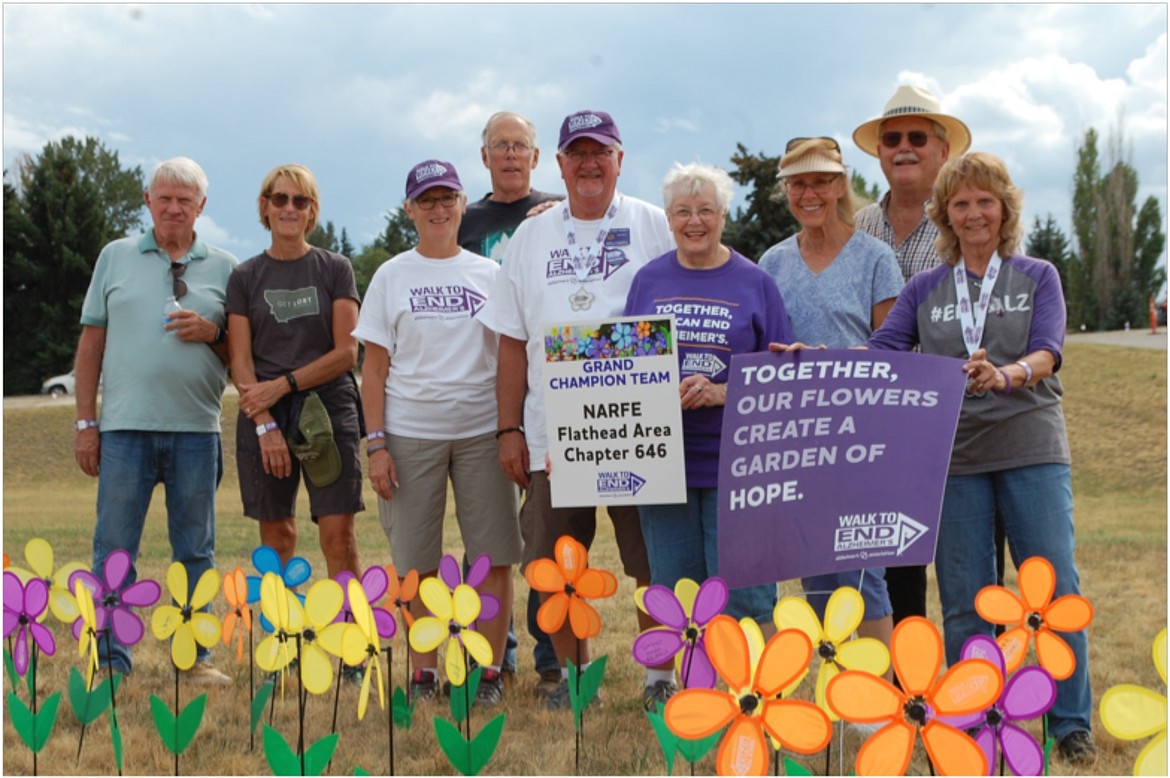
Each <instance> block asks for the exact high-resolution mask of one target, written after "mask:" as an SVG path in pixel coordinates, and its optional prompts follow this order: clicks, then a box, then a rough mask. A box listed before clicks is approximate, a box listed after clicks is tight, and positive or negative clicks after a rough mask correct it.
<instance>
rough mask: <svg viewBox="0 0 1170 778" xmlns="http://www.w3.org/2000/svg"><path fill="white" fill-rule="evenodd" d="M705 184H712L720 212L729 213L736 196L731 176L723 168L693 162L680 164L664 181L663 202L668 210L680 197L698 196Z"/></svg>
mask: <svg viewBox="0 0 1170 778" xmlns="http://www.w3.org/2000/svg"><path fill="white" fill-rule="evenodd" d="M704 184H710V185H711V187H712V188H713V189H714V190H715V204H716V205H718V206H719V210H720V211H722V212H723V213H727V212H728V210H730V208H731V198H732V197H733V196H734V195H735V187H734V185H733V184H732V181H731V176H730V175H728V173H727V171H726V170H724V169H723V168H719V167H715V166H714V165H704V164H703V163H701V162H692V163H690V164H689V165H683V164H680V163H678V162H675V163H674V167H672V168H671V169H670V171H669V172H668V173H667V174H666V178H664V179H663V180H662V200H663V205H664V206H665V207H666V209H667V210H670V206H671V204H672V203H674V199H675V198H676V197H678V196H679V195H697V194H698V193H699V192H700V191H701V190H702V188H703V185H704Z"/></svg>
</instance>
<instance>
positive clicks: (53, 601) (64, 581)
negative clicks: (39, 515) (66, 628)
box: [9, 538, 89, 624]
mask: <svg viewBox="0 0 1170 778" xmlns="http://www.w3.org/2000/svg"><path fill="white" fill-rule="evenodd" d="M24 559H25V561H26V562H28V566H29V568H31V570H26V569H24V568H23V567H11V568H9V569H10V570H12V572H13V573H15V574H16V576H17V577H18V578H20V582H21V583H25V584H27V583H28V582H29V579H31V578H40V579H41V580H42V581H44V582H45V583H47V584H48V585H49V608H48V610H46V611H45V612H44V613H42V614H41V618H40V619H38V621H43V620H44V619H45V618H46V617H47V615H48V613H49V611H52V612H53V617H54V618H56V619H57V621H60V622H62V623H63V624H72V623H73V622H74V621H76V619H77V616H78V612H77V599H76V598H75V597H74V596H73V590H72V589H70V588H69V576H71V575H73V573H75V572H76V571H78V570H88V569H89V568H88V567H86V566H85V565H83V564H82V563H80V562H67V563H66V564H63V565H61V567H60V569H58V570H56V571H54V570H53V547H52V546H50V545H49V542H48V541H47V540H45V539H44V538H33V539H32V540H30V541H29V542H28V543H26V544H25V546H24Z"/></svg>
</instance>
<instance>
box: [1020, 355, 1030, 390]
mask: <svg viewBox="0 0 1170 778" xmlns="http://www.w3.org/2000/svg"><path fill="white" fill-rule="evenodd" d="M1016 364H1017V365H1019V366H1020V367H1022V368H1024V386H1023V388H1025V389H1027V388H1028V384H1030V383H1032V366H1031V365H1029V364H1028V363H1027V362H1025V361H1024V360H1022V359H1021V360H1019V361H1018V362H1016Z"/></svg>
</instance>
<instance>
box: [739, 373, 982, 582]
mask: <svg viewBox="0 0 1170 778" xmlns="http://www.w3.org/2000/svg"><path fill="white" fill-rule="evenodd" d="M962 364H963V363H962V361H961V360H958V359H953V358H950V357H938V356H929V355H925V354H915V353H902V352H894V351H858V350H829V351H800V352H790V353H786V354H773V353H768V352H763V353H758V354H744V355H737V356H733V357H732V358H731V375H730V378H729V380H728V383H727V386H728V390H727V404H726V407H725V410H724V413H723V435H722V441H721V447H720V452H719V573H720V575H721V576H722V577H723V578H724V579H725V580H726V581H727V583H728V584H729V585H730V586H733V587H738V586H750V585H755V584H761V583H769V582H772V581H784V580H789V579H793V578H800V577H803V576H809V575H817V574H820V573H831V572H837V571H845V570H860V569H863V568H868V567H898V566H902V565H922V564H928V563H930V562H931V561H933V560H934V549H935V544H936V542H937V539H938V522H939V512H940V510H941V508H942V498H943V488H944V486H945V484H946V475H947V467H948V465H949V463H950V459H951V446H952V444H953V443H954V439H955V426H956V425H957V424H958V419H959V407H960V406H961V404H962V401H963V388H964V386H965V384H966V378H967V376H966V374H965V373H963V371H962Z"/></svg>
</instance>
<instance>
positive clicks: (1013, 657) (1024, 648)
mask: <svg viewBox="0 0 1170 778" xmlns="http://www.w3.org/2000/svg"><path fill="white" fill-rule="evenodd" d="M1016 579H1017V581H1018V583H1019V585H1020V596H1019V597H1017V596H1016V595H1014V594H1012V593H1011V592H1009V591H1008V590H1007V589H1005V588H1003V587H1002V586H985V587H983V588H982V589H980V590H979V594H977V595H975V610H976V611H977V612H978V613H979V615H980V616H982V617H983V618H984V619H986V620H987V621H990V622H991V623H992V624H1003V625H1005V626H1009V627H1011V629H1008V630H1006V631H1005V632H1004V633H1003V634H1002V635H1000V636H999V638H998V641H999V647H1000V648H1001V649H1003V658H1004V662H1005V663H1006V665H1007V672H1008V673H1009V674H1011V673H1014V672H1015V671H1016V670H1018V669H1019V668H1020V665H1022V664H1023V663H1024V659H1025V657H1027V655H1028V643H1029V641H1030V639H1031V637H1032V635H1035V636H1036V659H1037V661H1039V662H1040V666H1041V667H1043V668H1044V669H1045V670H1047V671H1048V672H1049V674H1050V675H1051V676H1052V677H1053V678H1055V679H1056V680H1058V681H1062V680H1064V679H1065V678H1068V677H1069V676H1070V675H1072V674H1073V670H1075V669H1076V666H1077V660H1076V657H1075V656H1074V655H1073V652H1072V649H1071V648H1069V647H1068V643H1065V642H1064V638H1062V637H1060V636H1059V635H1057V634H1056V632H1054V631H1053V630H1056V631H1057V632H1079V631H1081V630H1082V629H1084V628H1085V627H1087V626H1089V622H1091V621H1092V620H1093V606H1092V605H1090V604H1089V601H1088V600H1086V599H1085V598H1084V597H1082V596H1080V595H1079V594H1066V595H1064V596H1063V597H1058V598H1057V599H1056V600H1054V601H1053V600H1052V594H1053V592H1055V591H1056V571H1055V570H1053V568H1052V563H1051V562H1049V561H1048V560H1047V559H1045V558H1044V557H1040V556H1034V557H1031V558H1029V559H1026V560H1024V564H1022V565H1020V570H1019V574H1018V575H1017V576H1016Z"/></svg>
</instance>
